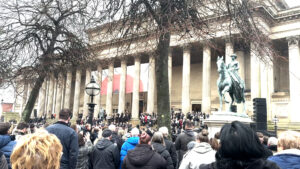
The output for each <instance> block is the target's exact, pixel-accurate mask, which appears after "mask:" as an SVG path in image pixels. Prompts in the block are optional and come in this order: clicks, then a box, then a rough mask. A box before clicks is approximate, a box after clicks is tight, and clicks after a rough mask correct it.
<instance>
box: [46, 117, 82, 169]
mask: <svg viewBox="0 0 300 169" xmlns="http://www.w3.org/2000/svg"><path fill="white" fill-rule="evenodd" d="M46 130H47V131H48V132H49V133H52V134H54V135H56V136H57V137H58V139H59V140H60V142H61V144H62V146H63V155H62V157H61V160H60V162H61V163H60V169H74V168H76V163H77V156H78V151H79V146H78V136H77V133H76V132H75V131H74V130H73V129H72V128H70V127H69V126H68V125H67V123H64V122H60V121H59V122H56V123H55V124H53V125H51V126H49V127H47V128H46Z"/></svg>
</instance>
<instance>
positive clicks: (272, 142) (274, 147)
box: [268, 137, 278, 153]
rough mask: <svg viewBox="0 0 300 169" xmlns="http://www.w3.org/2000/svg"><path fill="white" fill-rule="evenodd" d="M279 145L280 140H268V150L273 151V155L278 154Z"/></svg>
mask: <svg viewBox="0 0 300 169" xmlns="http://www.w3.org/2000/svg"><path fill="white" fill-rule="evenodd" d="M277 143H278V139H277V138H276V137H270V138H269V139H268V149H269V150H271V151H272V152H273V153H276V152H277Z"/></svg>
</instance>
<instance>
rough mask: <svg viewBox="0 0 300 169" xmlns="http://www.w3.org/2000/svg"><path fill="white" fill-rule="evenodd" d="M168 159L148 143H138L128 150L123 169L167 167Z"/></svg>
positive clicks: (161, 168) (163, 168)
mask: <svg viewBox="0 0 300 169" xmlns="http://www.w3.org/2000/svg"><path fill="white" fill-rule="evenodd" d="M166 168H167V161H166V160H165V159H164V158H163V157H162V156H161V155H159V154H158V153H156V152H155V151H153V150H152V147H151V146H150V145H148V144H138V145H137V146H136V147H135V148H134V149H133V150H130V151H128V153H127V156H126V157H125V159H124V161H123V164H122V169H166Z"/></svg>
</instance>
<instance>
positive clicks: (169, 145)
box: [159, 127, 177, 168]
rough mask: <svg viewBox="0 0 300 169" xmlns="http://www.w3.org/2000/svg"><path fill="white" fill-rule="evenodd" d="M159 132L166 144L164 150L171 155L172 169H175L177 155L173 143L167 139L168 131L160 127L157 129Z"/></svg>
mask: <svg viewBox="0 0 300 169" xmlns="http://www.w3.org/2000/svg"><path fill="white" fill-rule="evenodd" d="M159 131H160V132H161V133H162V134H163V136H164V141H165V144H166V148H167V150H168V152H169V153H170V155H171V158H172V162H173V166H174V168H176V166H177V153H176V148H175V145H174V143H173V142H172V141H170V140H169V139H168V136H169V130H168V128H167V127H161V128H159Z"/></svg>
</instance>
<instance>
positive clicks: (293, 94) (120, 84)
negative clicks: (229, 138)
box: [15, 3, 300, 127]
mask: <svg viewBox="0 0 300 169" xmlns="http://www.w3.org/2000/svg"><path fill="white" fill-rule="evenodd" d="M257 12H258V11H257ZM259 12H261V13H262V14H263V15H265V18H267V19H261V20H260V22H262V23H261V25H263V26H262V29H264V31H265V32H267V34H268V35H269V37H270V38H271V39H272V43H273V45H274V48H275V49H276V50H277V51H278V52H279V56H281V57H278V58H276V59H274V61H273V62H272V63H268V64H266V63H265V62H261V61H260V60H259V59H258V58H259V56H257V53H256V52H255V46H254V45H252V43H251V42H244V41H242V40H240V39H239V36H237V35H238V32H237V33H236V34H235V35H233V36H232V37H231V38H229V36H228V35H229V31H228V30H223V31H221V32H218V33H216V34H215V35H216V36H215V37H213V41H214V42H215V47H211V46H210V45H209V44H207V43H206V42H205V41H202V40H201V39H200V38H199V39H198V38H189V39H185V38H180V37H179V36H178V35H176V34H172V35H171V44H170V45H171V50H170V53H169V62H168V65H169V68H168V70H169V72H168V73H169V87H170V101H171V103H170V104H171V107H172V108H173V109H174V110H179V109H181V110H182V111H183V112H184V113H187V112H190V111H202V112H206V113H211V112H212V111H217V110H218V108H219V96H218V92H217V85H216V83H217V79H218V76H219V75H218V71H217V65H216V61H217V57H218V56H224V57H225V62H226V63H228V62H229V61H230V59H229V58H230V55H231V54H233V53H236V55H237V56H238V57H237V60H238V61H239V63H240V70H239V73H240V76H241V78H242V79H243V80H244V81H245V84H246V90H245V95H246V107H247V113H248V114H249V115H250V116H251V115H252V112H253V103H252V99H253V98H266V100H267V108H268V109H267V110H268V114H267V116H268V120H269V121H272V119H273V117H274V116H275V115H276V116H277V117H279V122H280V123H281V125H283V126H287V127H290V126H292V125H293V124H294V123H295V124H296V123H299V122H300V112H299V109H298V107H299V106H298V105H299V103H300V102H299V101H300V50H299V40H300V7H299V8H287V6H285V4H284V3H279V4H278V3H277V4H273V5H270V6H266V7H261V8H260V10H259ZM258 19H259V18H258ZM216 23H218V22H216ZM220 24H221V23H220ZM104 31H105V25H104V26H101V27H97V28H94V29H91V30H89V31H88V33H89V37H90V41H91V43H92V44H93V45H94V46H95V48H96V49H97V52H96V53H97V58H98V59H99V64H98V65H97V66H96V67H89V68H87V69H82V68H81V67H77V68H74V70H72V71H70V72H68V73H67V74H65V75H62V76H61V78H62V79H63V83H56V80H55V78H54V76H53V77H49V78H48V79H47V81H45V82H44V84H43V86H42V88H41V90H40V94H39V98H38V101H37V102H36V106H35V111H36V114H37V115H38V116H41V115H42V114H43V113H44V114H45V113H48V114H49V113H50V114H51V113H54V112H55V113H58V111H59V110H60V109H61V108H62V107H64V108H70V109H72V111H73V112H74V114H75V116H77V115H78V114H83V116H87V112H88V107H87V103H88V102H89V96H88V95H87V94H86V93H85V91H84V88H85V85H86V84H87V83H89V82H90V79H91V75H93V76H94V77H95V78H96V79H97V83H99V85H100V86H101V94H100V95H98V96H96V99H95V102H96V104H97V106H96V110H95V116H96V115H97V113H98V112H99V110H100V108H103V109H105V110H106V112H107V113H108V115H111V114H112V113H114V112H115V113H122V112H125V111H126V110H128V111H129V112H130V113H131V114H132V117H133V118H138V116H139V113H140V112H148V113H153V112H156V99H155V98H156V89H155V88H156V87H155V57H156V56H155V55H154V54H153V53H154V49H155V43H154V41H155V39H154V37H153V38H149V37H148V38H138V39H136V40H135V41H134V42H132V44H131V46H130V47H128V48H126V49H120V46H119V44H118V43H113V41H114V39H110V38H108V39H106V40H102V39H101V38H102V37H101V36H102V33H103V32H104ZM99 39H101V43H98V41H99ZM124 41H125V43H126V40H124ZM108 44H109V45H108ZM122 50H126V53H125V54H124V51H123V52H122ZM24 91H25V92H24V93H23V96H22V97H20V98H18V99H17V100H16V104H15V111H21V110H22V109H23V108H24V104H25V102H26V100H27V98H28V92H30V85H29V84H25V85H24ZM237 109H238V111H240V110H241V106H240V105H238V106H237Z"/></svg>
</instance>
